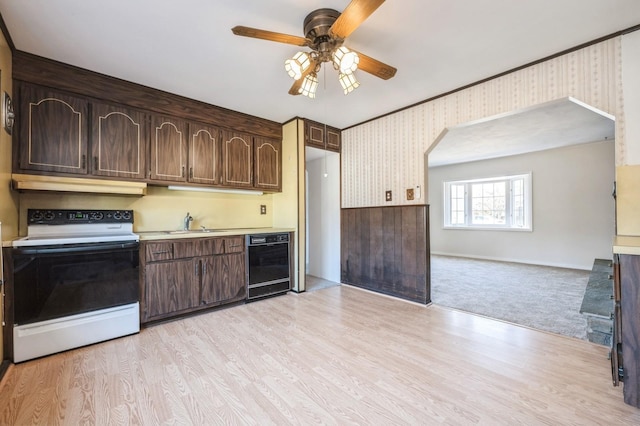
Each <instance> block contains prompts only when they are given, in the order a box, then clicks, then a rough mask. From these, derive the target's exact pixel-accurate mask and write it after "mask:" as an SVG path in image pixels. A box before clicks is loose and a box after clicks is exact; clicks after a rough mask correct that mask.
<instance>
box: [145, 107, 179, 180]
mask: <svg viewBox="0 0 640 426" xmlns="http://www.w3.org/2000/svg"><path fill="white" fill-rule="evenodd" d="M188 138H189V134H188V131H187V123H186V121H184V120H179V119H175V118H171V117H162V116H158V115H155V116H153V117H151V146H150V154H151V164H149V171H150V176H149V177H150V179H153V180H160V181H175V182H185V181H186V180H187V148H188V146H187V143H188Z"/></svg>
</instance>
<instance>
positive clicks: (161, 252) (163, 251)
mask: <svg viewBox="0 0 640 426" xmlns="http://www.w3.org/2000/svg"><path fill="white" fill-rule="evenodd" d="M164 253H171V250H162V251H154V252H153V253H152V254H164Z"/></svg>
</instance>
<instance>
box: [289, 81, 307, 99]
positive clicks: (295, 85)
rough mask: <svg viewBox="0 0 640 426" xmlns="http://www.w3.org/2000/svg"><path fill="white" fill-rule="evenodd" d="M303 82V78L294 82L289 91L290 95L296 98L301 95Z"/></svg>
mask: <svg viewBox="0 0 640 426" xmlns="http://www.w3.org/2000/svg"><path fill="white" fill-rule="evenodd" d="M302 80H304V79H303V78H301V79H298V80H296V81H294V82H293V84H292V85H291V88H290V89H289V94H290V95H294V96H296V95H299V94H300V88H301V87H302Z"/></svg>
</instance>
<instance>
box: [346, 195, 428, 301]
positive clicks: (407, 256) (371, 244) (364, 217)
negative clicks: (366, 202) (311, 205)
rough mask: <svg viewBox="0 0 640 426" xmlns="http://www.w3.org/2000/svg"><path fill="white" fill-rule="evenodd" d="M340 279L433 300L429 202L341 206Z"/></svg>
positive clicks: (359, 285) (407, 295) (356, 284)
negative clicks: (411, 204)
mask: <svg viewBox="0 0 640 426" xmlns="http://www.w3.org/2000/svg"><path fill="white" fill-rule="evenodd" d="M341 214H342V218H341V219H342V220H341V228H342V240H341V253H342V254H341V257H342V259H341V281H342V282H343V283H346V284H351V285H354V286H357V287H361V288H365V289H368V290H373V291H377V292H379V293H384V294H388V295H391V296H396V297H400V298H403V299H407V300H411V301H414V302H418V303H424V304H426V303H430V302H431V281H430V268H429V225H428V217H429V209H428V206H426V205H419V206H396V207H367V208H357V209H342V211H341Z"/></svg>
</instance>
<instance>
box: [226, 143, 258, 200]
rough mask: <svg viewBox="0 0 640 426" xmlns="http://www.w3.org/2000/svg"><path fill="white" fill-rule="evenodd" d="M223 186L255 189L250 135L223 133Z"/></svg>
mask: <svg viewBox="0 0 640 426" xmlns="http://www.w3.org/2000/svg"><path fill="white" fill-rule="evenodd" d="M222 161H223V167H222V184H223V185H226V186H232V187H238V188H251V187H253V139H252V137H251V136H250V135H246V134H241V133H235V132H229V131H224V132H222Z"/></svg>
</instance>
